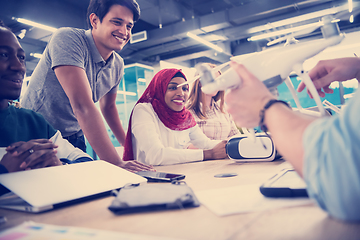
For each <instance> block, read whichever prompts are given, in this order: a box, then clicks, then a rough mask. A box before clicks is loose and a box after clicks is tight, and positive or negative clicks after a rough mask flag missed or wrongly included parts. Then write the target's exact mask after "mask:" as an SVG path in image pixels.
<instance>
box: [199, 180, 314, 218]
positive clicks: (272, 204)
mask: <svg viewBox="0 0 360 240" xmlns="http://www.w3.org/2000/svg"><path fill="white" fill-rule="evenodd" d="M259 187H260V185H258V184H252V185H241V186H235V187H228V188H220V189H211V190H205V191H197V192H195V194H196V196H197V198H198V199H199V201H200V202H201V204H203V205H204V206H206V207H207V208H208V209H209V210H210V211H212V212H214V213H215V214H216V215H219V216H226V215H230V214H235V213H245V212H256V211H264V210H268V209H274V208H283V207H292V206H299V205H306V204H311V203H313V201H312V200H310V199H309V198H267V197H264V196H263V195H262V194H261V193H260V190H259Z"/></svg>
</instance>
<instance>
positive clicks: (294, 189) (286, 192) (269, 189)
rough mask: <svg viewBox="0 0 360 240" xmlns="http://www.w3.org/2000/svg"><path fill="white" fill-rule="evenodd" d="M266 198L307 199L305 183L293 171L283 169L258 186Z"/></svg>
mask: <svg viewBox="0 0 360 240" xmlns="http://www.w3.org/2000/svg"><path fill="white" fill-rule="evenodd" d="M260 192H261V193H262V194H263V195H264V196H266V197H308V194H307V191H306V183H305V181H304V180H303V179H302V178H301V177H300V176H299V175H298V174H297V172H296V171H295V170H294V169H284V170H282V171H280V172H279V173H278V174H276V175H275V176H273V177H272V178H270V179H269V180H267V181H266V182H265V183H264V184H263V185H261V186H260Z"/></svg>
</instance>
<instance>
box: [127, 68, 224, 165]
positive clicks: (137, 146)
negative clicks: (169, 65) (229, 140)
mask: <svg viewBox="0 0 360 240" xmlns="http://www.w3.org/2000/svg"><path fill="white" fill-rule="evenodd" d="M185 81H186V78H185V76H184V74H183V73H182V72H181V70H179V69H163V70H161V71H159V72H158V73H157V74H156V75H155V76H154V78H153V79H152V80H151V82H150V84H149V86H148V87H147V88H146V90H145V92H144V93H143V95H142V96H141V98H140V99H139V101H138V102H137V103H136V105H135V107H134V109H133V111H132V113H131V116H130V120H129V127H128V132H127V135H126V142H125V150H124V158H123V159H124V160H125V161H126V160H133V159H136V160H138V161H140V162H143V163H146V164H151V165H169V164H177V163H185V162H194V161H202V160H210V159H223V158H227V155H226V151H225V144H226V141H218V140H210V139H209V138H207V137H206V136H205V135H204V133H203V132H202V131H201V130H200V128H199V127H198V126H197V125H196V122H195V120H194V118H193V116H192V115H191V113H190V112H189V111H188V110H187V109H186V108H185V102H186V100H187V99H188V96H189V86H188V85H187V84H186V85H183V86H181V87H178V85H179V84H181V83H184V82H185ZM189 146H191V148H192V149H188V148H189ZM194 146H195V147H196V148H198V149H193V147H194Z"/></svg>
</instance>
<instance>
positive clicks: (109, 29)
mask: <svg viewBox="0 0 360 240" xmlns="http://www.w3.org/2000/svg"><path fill="white" fill-rule="evenodd" d="M139 14H140V9H139V6H138V4H137V2H136V0H115V1H114V0H91V1H90V4H89V8H88V21H89V25H90V27H91V29H89V30H87V31H85V30H83V29H76V28H61V29H59V30H58V31H56V32H55V33H54V34H53V36H52V38H51V40H50V42H49V44H48V45H47V47H46V49H45V52H44V54H43V57H42V58H41V60H40V62H39V63H38V65H37V67H36V68H35V70H34V73H33V75H32V77H31V81H30V84H29V87H28V89H27V91H26V93H25V95H24V96H23V98H22V100H21V104H22V106H23V107H25V108H29V109H32V110H34V111H35V112H39V113H41V114H42V115H43V116H44V117H45V119H46V120H47V121H49V122H50V124H51V125H52V126H53V127H54V128H56V129H58V130H60V132H61V133H62V135H63V136H64V138H66V139H68V140H69V141H70V142H72V143H73V144H74V145H75V146H78V147H81V148H82V149H85V148H86V147H85V144H84V136H83V134H85V136H86V138H87V140H88V141H89V143H90V145H91V146H92V148H93V149H94V150H95V152H96V153H97V154H98V155H99V157H100V159H102V160H105V161H108V162H110V163H113V164H115V165H118V166H120V167H123V168H126V169H128V170H130V171H140V170H151V169H152V168H151V167H150V166H147V165H144V164H142V163H140V162H137V161H129V162H124V161H122V160H121V157H120V156H119V155H118V154H117V152H116V150H115V148H114V146H113V145H112V143H111V141H110V139H109V137H108V135H107V132H106V128H105V125H104V123H103V121H102V118H101V115H100V112H99V111H98V110H97V108H96V106H95V102H97V101H99V103H100V109H101V113H102V115H103V116H104V118H105V120H106V122H107V123H108V125H109V127H110V128H111V130H112V131H113V133H114V135H115V137H116V138H117V140H118V141H119V142H120V144H122V145H124V142H125V132H124V130H123V127H122V125H121V122H120V118H119V114H118V112H117V108H116V94H117V89H118V85H119V83H120V80H121V78H122V76H123V72H124V70H123V66H124V62H123V59H122V58H121V57H120V55H119V54H117V53H116V52H115V51H119V50H121V49H122V48H123V47H124V46H125V45H126V43H127V42H128V41H129V39H130V36H131V29H132V27H133V25H134V22H135V21H137V20H138V19H139ZM79 142H80V145H79Z"/></svg>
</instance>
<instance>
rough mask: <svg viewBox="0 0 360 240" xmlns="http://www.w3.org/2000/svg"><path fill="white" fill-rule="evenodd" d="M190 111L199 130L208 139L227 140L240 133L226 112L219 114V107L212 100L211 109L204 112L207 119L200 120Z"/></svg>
mask: <svg viewBox="0 0 360 240" xmlns="http://www.w3.org/2000/svg"><path fill="white" fill-rule="evenodd" d="M201 107H202V106H201V105H200V108H201ZM190 111H191V113H192V115H193V116H194V118H195V121H196V123H197V124H198V126H199V127H200V129H201V130H202V131H203V132H204V133H205V135H206V136H207V137H208V138H210V139H213V140H227V139H229V138H230V137H231V136H234V135H236V134H239V133H240V132H239V129H238V128H237V127H236V125H235V123H234V121H233V120H232V119H231V116H230V114H229V113H227V112H226V111H225V113H223V112H221V110H220V106H219V105H218V103H216V102H215V101H214V100H213V99H212V100H211V108H210V109H207V110H206V112H205V114H206V116H207V119H200V118H199V117H198V116H197V115H196V114H195V112H194V111H193V110H190Z"/></svg>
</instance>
